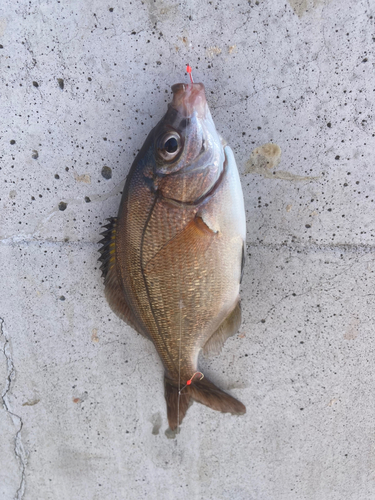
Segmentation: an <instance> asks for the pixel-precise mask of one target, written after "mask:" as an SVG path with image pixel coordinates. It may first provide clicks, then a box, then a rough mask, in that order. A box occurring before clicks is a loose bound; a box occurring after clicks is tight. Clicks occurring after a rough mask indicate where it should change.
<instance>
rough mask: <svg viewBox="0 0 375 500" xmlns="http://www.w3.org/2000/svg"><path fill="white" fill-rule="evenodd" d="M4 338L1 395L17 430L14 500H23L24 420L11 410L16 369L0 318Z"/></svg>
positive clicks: (0, 330)
mask: <svg viewBox="0 0 375 500" xmlns="http://www.w3.org/2000/svg"><path fill="white" fill-rule="evenodd" d="M1 337H3V338H4V344H3V346H2V352H3V354H4V356H5V359H6V363H7V376H6V380H5V387H4V390H3V392H2V394H1V399H2V402H3V407H4V409H5V411H6V412H7V413H8V414H9V415H10V417H11V419H12V422H13V425H14V426H15V428H16V429H18V430H17V432H16V435H15V438H14V454H15V455H16V458H17V462H18V464H19V468H20V471H21V479H20V484H19V487H18V489H17V491H16V494H15V497H14V500H22V498H23V497H24V494H25V487H26V477H25V476H26V474H25V473H26V465H27V453H26V451H25V448H24V446H23V443H22V436H21V432H22V428H23V421H22V418H21V417H20V416H19V415H16V414H15V413H14V412H13V411H12V410H11V409H10V403H9V399H8V395H9V392H10V389H11V385H12V381H13V379H14V377H15V371H16V370H15V367H14V363H13V359H12V354H11V351H10V340H9V337H8V335H6V333H5V329H4V320H3V319H2V318H0V338H1Z"/></svg>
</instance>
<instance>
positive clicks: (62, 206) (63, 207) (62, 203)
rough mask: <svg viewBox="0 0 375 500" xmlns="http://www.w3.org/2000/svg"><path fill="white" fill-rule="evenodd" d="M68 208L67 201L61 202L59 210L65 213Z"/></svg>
mask: <svg viewBox="0 0 375 500" xmlns="http://www.w3.org/2000/svg"><path fill="white" fill-rule="evenodd" d="M67 206H68V204H67V203H65V201H60V203H59V210H61V211H62V212H63V211H64V210H65V209H66V207H67Z"/></svg>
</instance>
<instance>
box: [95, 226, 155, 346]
mask: <svg viewBox="0 0 375 500" xmlns="http://www.w3.org/2000/svg"><path fill="white" fill-rule="evenodd" d="M107 220H108V221H109V223H108V224H107V225H105V226H104V227H105V228H106V230H105V231H104V232H103V233H101V235H102V236H103V239H101V240H100V241H99V243H100V244H101V245H102V246H101V248H100V249H99V252H100V253H101V256H100V257H99V259H98V260H99V261H100V262H101V263H102V265H101V266H100V269H101V271H102V276H103V277H104V285H105V296H106V298H107V301H108V304H109V305H110V307H111V309H112V311H113V312H114V313H115V314H117V316H118V317H119V318H121V319H122V320H123V321H125V322H126V323H127V324H128V325H129V326H131V327H132V328H134V330H136V331H137V332H138V333H140V334H141V335H143V336H144V337H146V338H150V337H149V336H148V335H147V334H146V333H145V332H144V330H143V328H142V327H141V325H140V324H139V321H138V320H137V318H136V317H135V316H134V313H133V311H132V310H131V308H130V306H129V305H128V303H127V302H126V298H125V295H124V289H123V287H122V284H121V281H120V280H119V273H118V272H117V264H116V228H117V218H116V217H111V218H110V219H107Z"/></svg>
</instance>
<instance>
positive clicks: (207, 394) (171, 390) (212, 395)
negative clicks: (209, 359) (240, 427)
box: [164, 372, 246, 430]
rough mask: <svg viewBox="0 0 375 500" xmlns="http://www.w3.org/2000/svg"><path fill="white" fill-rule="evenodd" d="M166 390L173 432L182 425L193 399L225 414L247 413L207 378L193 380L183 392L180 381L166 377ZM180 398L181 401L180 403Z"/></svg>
mask: <svg viewBox="0 0 375 500" xmlns="http://www.w3.org/2000/svg"><path fill="white" fill-rule="evenodd" d="M199 373H200V372H199ZM164 388H165V400H166V402H167V413H168V422H169V427H170V428H171V429H172V430H175V429H176V428H177V427H178V425H179V424H181V422H182V420H183V418H184V416H185V415H186V412H187V410H188V408H189V403H190V400H191V399H193V400H194V401H197V402H198V403H201V404H203V405H206V406H208V407H209V408H212V409H213V410H217V411H221V412H223V413H232V414H233V415H242V414H244V413H246V407H245V406H244V405H243V404H242V403H241V402H240V401H238V400H237V399H235V398H234V397H232V396H230V395H229V394H227V393H226V392H224V391H222V390H221V389H219V388H218V387H216V385H215V384H213V383H212V382H210V381H209V380H208V379H207V378H202V379H200V380H193V382H192V383H191V384H190V385H187V386H186V387H185V388H184V390H183V391H179V390H178V381H174V380H171V379H170V378H168V377H165V378H164ZM179 397H180V401H178V398H179Z"/></svg>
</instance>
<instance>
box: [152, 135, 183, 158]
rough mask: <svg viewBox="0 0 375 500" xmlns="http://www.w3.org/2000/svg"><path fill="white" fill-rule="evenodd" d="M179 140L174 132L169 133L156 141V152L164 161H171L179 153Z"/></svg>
mask: <svg viewBox="0 0 375 500" xmlns="http://www.w3.org/2000/svg"><path fill="white" fill-rule="evenodd" d="M180 149H181V138H180V136H179V135H178V134H177V133H176V132H169V133H167V134H165V135H163V136H162V137H161V139H160V140H159V141H158V147H157V152H158V154H159V156H161V158H162V159H163V160H164V161H171V160H173V159H174V158H176V156H177V155H178V153H179V152H180Z"/></svg>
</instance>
